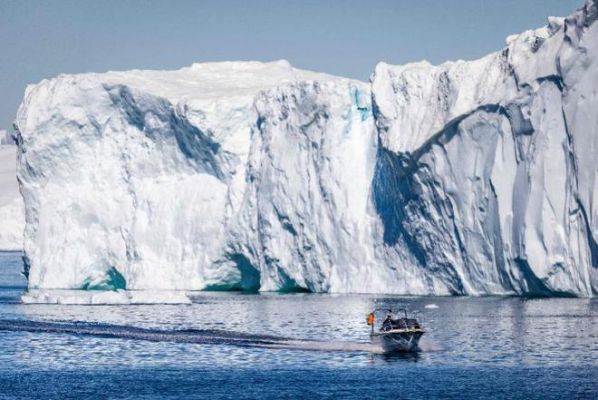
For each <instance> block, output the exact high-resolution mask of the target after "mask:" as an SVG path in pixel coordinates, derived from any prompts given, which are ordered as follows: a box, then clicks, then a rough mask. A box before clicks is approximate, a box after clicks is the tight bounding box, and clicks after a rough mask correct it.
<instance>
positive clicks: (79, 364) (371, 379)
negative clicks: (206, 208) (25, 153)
mask: <svg viewBox="0 0 598 400" xmlns="http://www.w3.org/2000/svg"><path fill="white" fill-rule="evenodd" d="M21 270H22V265H21V254H20V253H0V398H45V399H48V398H57V399H58V398H60V399H63V398H81V397H85V398H91V399H96V398H122V399H126V398H234V399H240V398H304V397H311V398H334V399H340V398H357V399H359V398H389V399H396V398H413V399H418V398H421V399H427V398H432V397H441V398H455V399H467V398H505V399H507V398H509V399H511V398H522V399H523V398H526V399H530V398H542V399H551V398H554V399H557V398H558V399H562V398H596V396H597V393H598V301H596V300H594V299H568V298H552V299H530V298H517V297H478V298H466V297H399V296H384V295H334V294H306V293H297V294H274V293H272V294H270V293H268V294H243V293H239V292H237V293H230V292H229V293H226V292H199V293H193V294H192V299H193V302H192V304H189V305H120V306H76V305H68V306H67V305H35V304H31V305H25V304H21V303H20V295H21V293H22V292H23V291H24V290H25V286H26V281H25V279H24V277H23V276H22V275H21ZM374 306H378V307H392V308H398V307H402V306H404V307H407V308H408V309H409V310H411V311H418V312H419V317H418V318H419V319H420V321H421V322H422V323H423V325H424V328H425V330H426V334H425V335H424V337H423V338H422V341H421V347H422V351H421V352H419V353H416V354H403V355H401V354H399V355H387V354H382V353H381V351H380V349H378V348H376V347H375V346H372V345H371V344H370V343H369V327H368V326H367V325H366V315H367V313H368V312H369V311H370V310H371V309H372V308H373V307H374Z"/></svg>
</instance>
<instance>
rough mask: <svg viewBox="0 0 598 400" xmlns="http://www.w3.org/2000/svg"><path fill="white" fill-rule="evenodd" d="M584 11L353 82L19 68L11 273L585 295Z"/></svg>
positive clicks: (593, 77) (589, 31)
mask: <svg viewBox="0 0 598 400" xmlns="http://www.w3.org/2000/svg"><path fill="white" fill-rule="evenodd" d="M597 17H598V11H597V6H596V3H595V2H594V1H590V2H588V3H586V5H585V6H584V7H583V8H582V9H580V10H578V11H577V12H575V13H574V14H573V15H572V16H570V17H568V18H550V19H549V24H548V26H546V27H544V28H541V29H538V30H535V31H528V32H525V33H523V34H521V35H516V36H512V37H509V38H508V39H507V47H506V48H505V49H503V50H502V51H499V52H497V53H494V54H491V55H489V56H487V57H484V58H482V59H480V60H475V61H470V62H465V61H458V62H454V63H446V64H442V65H440V66H432V65H430V64H427V63H416V64H409V65H406V66H390V65H387V64H384V63H381V64H379V65H378V66H377V67H376V69H375V73H374V74H373V76H372V79H371V84H369V85H368V84H366V83H362V82H358V81H354V80H349V79H344V78H339V77H334V76H330V75H325V74H317V73H312V72H307V71H301V70H297V69H294V68H292V67H291V66H290V65H289V64H288V63H287V62H285V61H279V62H273V63H257V62H229V63H209V64H194V65H192V66H191V67H188V68H183V69H181V70H178V71H170V72H163V71H128V72H109V73H105V74H83V75H62V76H59V77H57V78H54V79H51V80H44V81H42V82H41V83H39V84H37V85H34V86H30V87H28V88H27V91H26V94H25V98H24V100H23V103H22V105H21V107H20V109H19V112H18V115H17V121H16V127H17V129H18V145H19V154H18V176H19V180H20V184H21V192H22V194H23V198H24V201H25V210H26V229H25V241H24V248H25V253H26V260H27V267H26V268H27V272H28V275H29V287H30V289H35V290H46V289H87V290H90V289H94V288H95V289H113V290H116V291H118V292H119V293H120V292H121V291H122V290H123V289H127V290H147V291H157V290H183V291H184V290H203V289H213V290H227V289H240V290H248V291H256V290H262V291H269V290H277V291H287V292H288V291H317V292H320V291H328V292H370V293H371V292H379V293H400V294H467V295H479V294H515V293H517V294H524V293H529V294H535V295H577V296H593V295H595V294H596V293H597V292H598V244H597V243H598V209H597V208H596V207H597V206H596V199H597V198H598V185H597V184H596V175H597V169H598V163H597V162H596V159H595V154H596V152H597V150H598V132H597V130H598V113H596V109H598V98H597V94H596V91H597V83H596V82H598V65H596V60H597V59H598V24H596V23H595V20H596V18H597ZM44 296H46V297H47V296H49V295H44ZM42 297H43V296H36V301H41V300H39V299H40V298H42ZM32 301H33V300H32ZM53 301H54V300H53ZM102 301H104V300H102Z"/></svg>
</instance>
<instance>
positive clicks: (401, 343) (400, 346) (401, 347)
mask: <svg viewBox="0 0 598 400" xmlns="http://www.w3.org/2000/svg"><path fill="white" fill-rule="evenodd" d="M423 334H424V332H423V331H421V330H417V331H390V332H380V333H375V334H373V335H372V343H374V344H378V345H379V346H380V347H382V350H383V351H384V352H385V353H398V352H400V353H409V352H417V351H420V348H419V340H420V339H421V337H422V335H423Z"/></svg>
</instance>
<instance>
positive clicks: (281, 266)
mask: <svg viewBox="0 0 598 400" xmlns="http://www.w3.org/2000/svg"><path fill="white" fill-rule="evenodd" d="M369 99H370V95H369V92H368V89H367V85H365V84H363V83H360V82H355V81H350V80H347V79H342V78H336V77H332V76H328V75H324V74H315V73H310V72H304V71H299V70H295V69H293V68H291V67H290V66H289V65H288V63H286V62H277V63H270V64H262V63H217V64H203V65H193V66H192V67H190V68H185V69H182V70H179V71H174V72H151V71H134V72H128V73H108V74H101V75H94V74H89V75H79V76H61V77H58V78H56V79H53V80H49V81H44V82H42V83H40V84H38V85H36V86H34V87H30V88H28V90H27V93H26V96H25V100H24V102H23V105H22V107H21V109H20V111H19V114H18V119H17V126H18V129H19V132H20V136H19V145H20V149H21V152H20V154H19V160H20V168H19V176H20V179H21V185H22V190H23V195H24V198H25V199H26V200H25V201H26V207H27V214H26V217H27V228H26V233H25V237H26V240H25V251H26V254H27V259H28V264H29V285H30V287H31V288H53V289H65V288H71V289H74V288H82V289H93V288H99V289H106V288H127V289H206V288H208V289H210V288H221V289H234V288H242V289H247V290H257V289H258V288H261V289H262V290H264V289H272V290H276V289H281V290H296V289H309V290H327V289H329V288H330V283H329V282H330V274H332V273H333V271H332V270H331V268H326V266H324V265H322V264H321V263H320V261H321V259H322V257H324V256H326V257H330V258H331V260H330V261H329V262H333V261H336V259H335V258H333V257H344V255H343V254H340V255H333V254H332V253H334V252H338V253H340V252H339V251H338V250H337V249H339V246H340V245H339V243H338V242H339V241H343V240H344V241H346V242H347V243H346V244H344V246H347V245H349V244H350V245H353V242H352V240H353V238H358V237H360V235H361V236H363V237H368V238H369V237H371V235H368V234H367V229H368V228H367V227H368V226H369V225H370V224H368V223H365V222H364V221H363V218H365V217H363V215H364V213H365V211H364V210H365V208H367V206H368V202H367V199H368V196H369V195H368V187H369V184H370V182H371V176H372V173H373V165H374V158H375V147H374V146H375V141H374V136H373V135H372V132H373V119H372V117H371V113H370V112H369ZM354 161H358V162H359V165H355V164H354ZM366 166H368V167H369V170H368V169H366ZM353 183H356V184H358V185H359V186H358V187H356V188H354V189H353V190H349V191H347V190H346V189H345V188H346V187H347V186H348V185H349V184H353ZM334 202H342V204H339V205H337V204H335V203H334ZM339 207H340V208H343V209H346V210H347V212H350V211H355V212H356V215H345V216H343V215H339V214H337V213H336V211H337V210H338V209H339ZM324 224H328V225H330V226H329V227H325V226H324ZM341 229H344V231H343V232H338V231H340V230H341ZM370 240H371V239H370ZM299 244H301V246H302V248H296V245H299ZM356 252H361V250H358V251H356ZM361 257H362V259H366V258H367V257H366V256H365V255H363V256H361Z"/></svg>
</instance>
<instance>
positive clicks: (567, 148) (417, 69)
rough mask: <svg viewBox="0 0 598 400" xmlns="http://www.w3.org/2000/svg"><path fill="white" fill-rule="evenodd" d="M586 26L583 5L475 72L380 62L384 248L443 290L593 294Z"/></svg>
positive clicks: (594, 55) (378, 191)
mask: <svg viewBox="0 0 598 400" xmlns="http://www.w3.org/2000/svg"><path fill="white" fill-rule="evenodd" d="M597 17H598V9H597V5H596V3H595V2H593V1H591V2H588V3H587V4H586V5H585V7H584V8H583V9H581V10H580V11H578V12H576V13H575V14H574V15H572V16H571V17H569V18H566V19H559V18H550V19H549V24H548V26H547V27H545V28H542V29H538V30H535V31H528V32H525V33H523V34H521V35H517V36H512V37H509V38H508V39H507V42H508V45H507V47H506V48H505V49H504V50H503V51H501V52H498V53H495V54H491V55H489V56H487V57H485V58H483V59H480V60H476V61H473V62H462V61H460V62H456V63H447V64H443V65H440V66H431V65H429V64H426V63H420V64H412V65H407V66H401V67H394V66H389V65H386V64H380V65H378V66H377V68H376V72H375V74H374V77H373V80H372V87H373V89H372V92H373V99H374V110H375V116H376V121H377V126H378V130H379V134H380V148H379V156H378V160H377V167H376V177H375V184H374V191H373V194H374V203H375V205H376V209H377V210H378V212H379V214H380V216H381V220H382V223H383V225H384V243H385V246H386V247H387V249H396V251H397V253H399V254H405V253H407V254H408V255H409V256H410V257H411V260H412V262H413V263H415V264H418V265H419V266H420V268H421V269H422V270H424V271H426V273H427V274H429V275H430V279H438V278H439V277H440V279H441V281H442V285H443V286H444V289H446V290H448V291H449V292H450V293H466V294H478V293H501V292H507V293H510V292H515V293H537V294H554V293H563V294H565V293H566V294H577V295H583V296H591V295H593V294H595V293H596V291H597V290H598V269H597V268H598V244H597V241H598V209H597V208H596V204H595V203H596V200H595V199H596V194H598V185H597V183H596V173H597V170H598V163H597V162H596V154H597V153H596V152H597V150H598V114H596V112H595V110H596V109H597V107H598V98H597V97H596V82H598V81H597V80H596V79H597V78H598V65H597V64H596V62H597V60H598V24H596V23H595V21H596V19H597ZM399 258H400V257H399ZM397 262H399V261H398V260H397Z"/></svg>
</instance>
